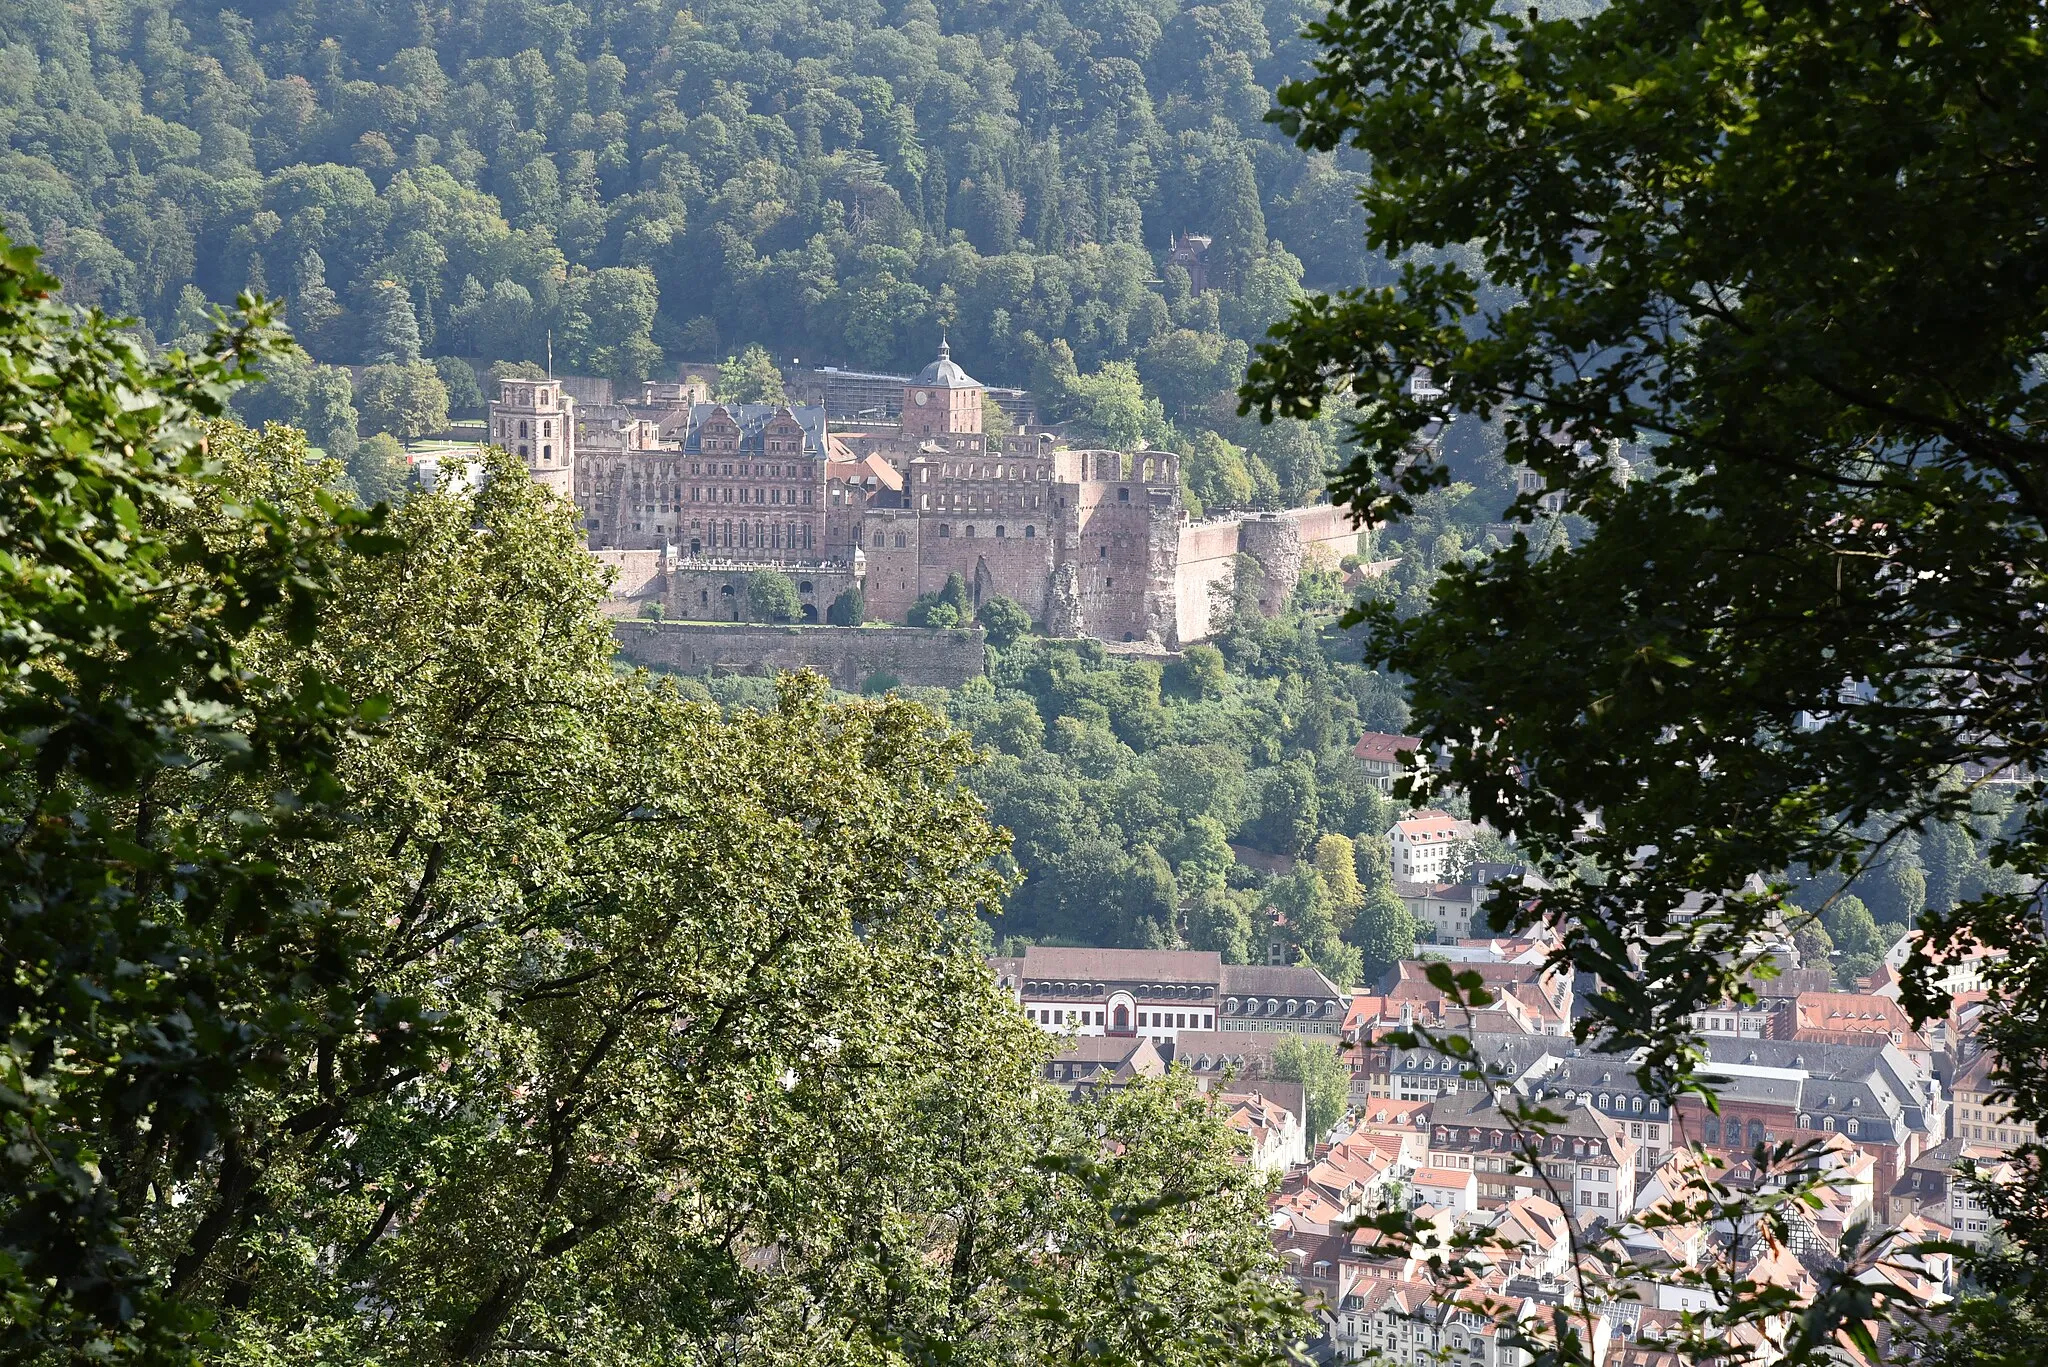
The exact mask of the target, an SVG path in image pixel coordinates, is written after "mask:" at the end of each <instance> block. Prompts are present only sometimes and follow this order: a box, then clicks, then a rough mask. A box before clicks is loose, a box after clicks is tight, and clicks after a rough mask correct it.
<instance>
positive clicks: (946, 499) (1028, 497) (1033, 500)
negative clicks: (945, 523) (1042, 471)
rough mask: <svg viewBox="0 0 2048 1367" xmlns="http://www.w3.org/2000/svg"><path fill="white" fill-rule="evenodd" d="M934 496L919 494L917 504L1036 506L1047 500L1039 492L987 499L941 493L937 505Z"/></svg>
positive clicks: (945, 505) (942, 506)
mask: <svg viewBox="0 0 2048 1367" xmlns="http://www.w3.org/2000/svg"><path fill="white" fill-rule="evenodd" d="M932 498H933V495H931V494H919V495H918V496H917V506H918V507H920V508H931V507H934V506H936V507H940V508H974V507H988V508H1036V507H1039V506H1041V505H1042V504H1043V503H1044V502H1045V500H1044V499H1043V498H1042V497H1041V496H1040V495H1038V494H1017V495H1015V496H1013V497H1008V498H986V499H983V498H977V497H976V496H975V495H973V494H939V495H937V498H938V500H939V501H938V503H937V504H936V505H934V504H933V502H932Z"/></svg>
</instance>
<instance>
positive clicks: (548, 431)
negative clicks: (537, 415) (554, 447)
mask: <svg viewBox="0 0 2048 1367" xmlns="http://www.w3.org/2000/svg"><path fill="white" fill-rule="evenodd" d="M540 434H541V435H542V436H543V437H552V436H553V435H555V425H554V424H553V423H551V422H544V423H542V424H541V425H540Z"/></svg>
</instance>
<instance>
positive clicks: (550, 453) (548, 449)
mask: <svg viewBox="0 0 2048 1367" xmlns="http://www.w3.org/2000/svg"><path fill="white" fill-rule="evenodd" d="M540 458H541V459H542V460H553V459H554V458H555V448H554V447H552V446H543V447H541V448H540Z"/></svg>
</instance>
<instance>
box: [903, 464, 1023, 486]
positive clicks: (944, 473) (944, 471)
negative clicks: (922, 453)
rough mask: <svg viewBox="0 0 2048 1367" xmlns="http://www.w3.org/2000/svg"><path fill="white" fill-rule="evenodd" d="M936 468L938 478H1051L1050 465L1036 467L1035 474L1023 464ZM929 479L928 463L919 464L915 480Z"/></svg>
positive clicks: (930, 472)
mask: <svg viewBox="0 0 2048 1367" xmlns="http://www.w3.org/2000/svg"><path fill="white" fill-rule="evenodd" d="M938 469H939V478H940V479H1035V480H1040V481H1044V480H1049V479H1051V478H1052V467H1051V466H1049V465H1042V466H1040V467H1038V473H1036V474H1033V473H1032V472H1031V468H1030V467H1029V466H1025V465H1007V466H1005V465H942V466H940V467H938ZM931 479H932V467H931V466H929V465H921V466H919V467H918V471H917V482H918V483H920V484H929V483H931Z"/></svg>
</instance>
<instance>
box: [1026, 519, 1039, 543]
mask: <svg viewBox="0 0 2048 1367" xmlns="http://www.w3.org/2000/svg"><path fill="white" fill-rule="evenodd" d="M1037 536H1038V528H1036V527H1034V526H1032V525H1030V524H1029V523H1026V524H1025V526H1024V539H1025V540H1026V541H1031V540H1034V539H1035V538H1036V537H1037Z"/></svg>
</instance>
